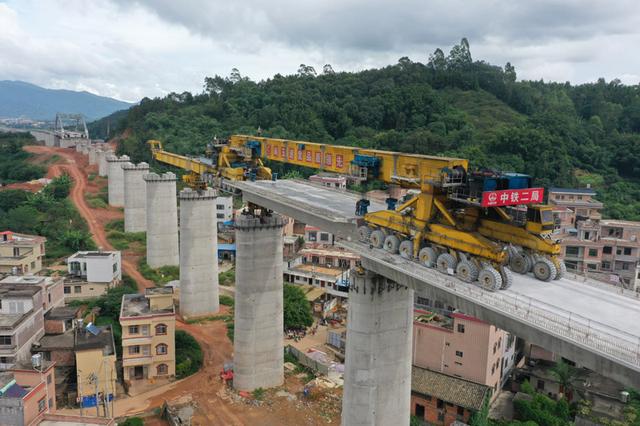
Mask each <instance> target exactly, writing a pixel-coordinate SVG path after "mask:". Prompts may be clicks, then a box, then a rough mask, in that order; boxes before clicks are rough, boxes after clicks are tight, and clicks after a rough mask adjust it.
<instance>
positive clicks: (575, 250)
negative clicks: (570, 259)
mask: <svg viewBox="0 0 640 426" xmlns="http://www.w3.org/2000/svg"><path fill="white" fill-rule="evenodd" d="M564 253H565V254H566V255H567V256H577V255H578V254H580V247H576V246H567V247H566V248H565V249H564Z"/></svg>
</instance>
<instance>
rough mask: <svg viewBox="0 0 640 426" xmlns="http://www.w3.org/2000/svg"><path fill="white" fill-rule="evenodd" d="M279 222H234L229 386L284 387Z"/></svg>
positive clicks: (248, 218) (255, 218) (250, 217)
mask: <svg viewBox="0 0 640 426" xmlns="http://www.w3.org/2000/svg"><path fill="white" fill-rule="evenodd" d="M283 226H284V223H283V221H282V217H280V216H279V215H276V214H273V215H271V216H266V217H258V216H253V215H248V214H243V215H240V217H238V218H237V219H236V224H235V227H236V247H237V254H236V298H235V331H234V338H233V352H234V354H233V370H234V371H233V373H234V377H233V387H234V388H236V389H238V390H246V391H251V390H254V389H256V388H260V387H262V388H270V387H274V386H279V385H281V384H282V383H283V382H284V339H283V321H284V318H283V300H282V299H283V298H282V267H283V265H282V227H283Z"/></svg>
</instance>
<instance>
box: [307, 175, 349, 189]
mask: <svg viewBox="0 0 640 426" xmlns="http://www.w3.org/2000/svg"><path fill="white" fill-rule="evenodd" d="M309 180H310V181H311V182H315V183H318V184H320V185H322V186H326V187H327V188H334V189H347V177H346V176H340V175H336V174H334V173H320V174H317V175H313V176H309Z"/></svg>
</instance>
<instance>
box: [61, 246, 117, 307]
mask: <svg viewBox="0 0 640 426" xmlns="http://www.w3.org/2000/svg"><path fill="white" fill-rule="evenodd" d="M67 274H68V275H67V280H66V282H65V285H64V297H65V300H67V301H69V300H82V299H87V298H93V297H99V296H101V295H103V294H105V293H106V292H107V290H108V289H110V288H112V287H115V286H117V285H119V284H120V282H121V281H122V262H121V258H120V252H119V251H79V252H77V253H75V254H74V255H73V256H70V257H69V258H68V259H67Z"/></svg>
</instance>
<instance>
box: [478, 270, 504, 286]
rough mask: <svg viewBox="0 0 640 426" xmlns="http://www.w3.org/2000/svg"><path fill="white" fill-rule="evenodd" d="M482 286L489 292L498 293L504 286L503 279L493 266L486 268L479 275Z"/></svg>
mask: <svg viewBox="0 0 640 426" xmlns="http://www.w3.org/2000/svg"><path fill="white" fill-rule="evenodd" d="M478 281H480V286H481V287H482V288H483V289H485V290H487V291H498V289H500V287H501V286H502V277H501V276H500V272H498V271H497V270H496V269H495V268H494V267H493V266H488V265H487V266H485V267H483V268H482V269H481V270H480V274H479V275H478Z"/></svg>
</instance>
